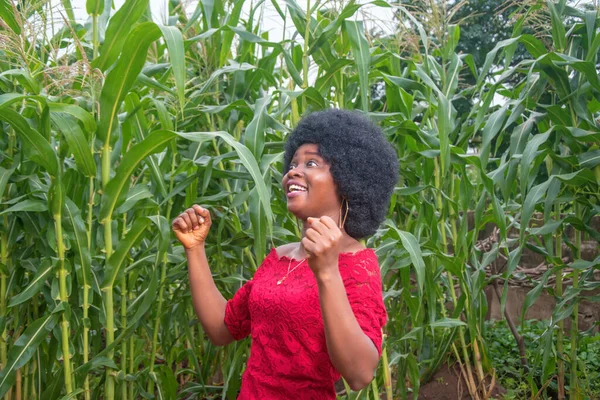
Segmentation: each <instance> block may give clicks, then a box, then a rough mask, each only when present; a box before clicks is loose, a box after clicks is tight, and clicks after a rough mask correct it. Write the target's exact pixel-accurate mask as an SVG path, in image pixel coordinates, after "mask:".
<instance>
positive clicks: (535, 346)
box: [486, 320, 600, 399]
mask: <svg viewBox="0 0 600 400" xmlns="http://www.w3.org/2000/svg"><path fill="white" fill-rule="evenodd" d="M548 328H549V326H548V322H547V321H533V320H527V321H525V324H523V325H522V326H521V327H520V328H519V331H520V332H521V334H522V335H523V338H524V340H525V349H526V351H527V359H528V360H531V364H530V365H529V368H528V369H527V370H525V369H524V368H523V366H522V365H521V363H520V356H519V349H518V348H517V344H516V343H515V340H514V337H513V335H512V333H511V332H510V330H509V328H508V326H507V325H506V323H505V322H503V321H496V322H493V323H487V324H486V341H487V343H488V349H489V356H490V360H491V363H492V365H493V366H494V368H495V370H496V374H497V379H498V382H499V383H500V385H502V387H504V388H505V389H506V390H507V394H506V397H507V398H508V399H524V398H529V397H531V395H532V393H531V390H530V385H529V384H528V383H527V379H531V380H533V382H534V384H535V385H536V386H537V387H541V386H542V385H543V384H544V383H545V381H543V378H544V376H543V375H544V374H543V368H542V367H543V366H542V363H541V361H542V360H541V358H540V357H539V354H540V353H541V352H542V351H543V344H542V340H541V339H542V338H543V335H544V333H545V332H546V330H547V329H548ZM563 346H564V348H565V351H566V352H569V351H570V346H571V343H570V340H569V339H567V338H563ZM552 351H556V339H554V342H553V343H552ZM577 354H578V361H579V368H578V372H577V375H578V377H579V380H580V381H581V382H584V385H583V386H584V387H583V395H584V396H585V397H587V398H591V399H595V398H598V397H599V396H600V335H599V334H595V335H589V334H587V333H583V332H582V333H581V334H580V335H579V339H578V347H577ZM569 373H570V371H569V367H568V366H567V374H566V384H567V386H570V377H569V376H570V375H569ZM525 377H527V379H524V378H525ZM535 394H537V393H534V396H535ZM548 395H550V396H556V395H557V385H556V382H551V383H550V384H549V391H548Z"/></svg>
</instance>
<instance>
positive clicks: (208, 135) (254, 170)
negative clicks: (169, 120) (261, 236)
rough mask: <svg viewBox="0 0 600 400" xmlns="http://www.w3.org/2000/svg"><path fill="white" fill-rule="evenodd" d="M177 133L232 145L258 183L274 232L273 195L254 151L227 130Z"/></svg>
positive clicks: (260, 195)
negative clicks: (219, 139) (216, 139)
mask: <svg viewBox="0 0 600 400" xmlns="http://www.w3.org/2000/svg"><path fill="white" fill-rule="evenodd" d="M177 135H179V136H181V137H183V138H186V139H188V140H191V141H194V142H204V141H206V140H212V139H214V138H221V139H223V140H224V141H225V142H227V144H229V145H230V146H231V147H233V148H234V149H235V151H236V153H237V155H238V157H239V158H240V161H241V162H242V164H243V165H244V167H246V169H247V170H248V172H249V173H250V175H251V176H252V179H253V180H254V184H255V185H256V190H257V192H258V197H259V199H260V202H261V204H262V206H263V208H264V210H265V215H266V217H267V224H268V227H269V234H270V235H272V233H273V212H272V211H271V195H270V194H269V191H268V189H267V186H266V185H265V181H264V180H263V177H262V174H261V172H260V168H259V167H258V164H257V163H256V160H255V159H254V156H253V155H252V152H251V151H250V150H249V149H248V148H247V147H246V146H244V145H243V144H241V143H239V142H238V141H237V140H235V138H234V137H232V136H231V135H230V134H229V133H227V132H177Z"/></svg>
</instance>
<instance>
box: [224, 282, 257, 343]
mask: <svg viewBox="0 0 600 400" xmlns="http://www.w3.org/2000/svg"><path fill="white" fill-rule="evenodd" d="M253 284H254V280H249V281H248V282H246V283H245V284H244V285H242V287H241V288H240V289H239V290H238V291H237V292H236V293H235V294H234V295H233V298H232V299H231V300H229V301H228V302H227V307H226V308H225V326H226V327H227V329H228V330H229V333H230V334H231V336H232V337H233V338H234V339H235V340H241V339H243V338H245V337H246V336H248V335H249V334H250V328H251V326H252V324H251V319H250V308H249V307H248V298H249V297H250V292H251V291H252V285H253Z"/></svg>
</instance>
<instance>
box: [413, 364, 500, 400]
mask: <svg viewBox="0 0 600 400" xmlns="http://www.w3.org/2000/svg"><path fill="white" fill-rule="evenodd" d="M459 377H460V369H459V367H458V366H457V365H456V364H455V365H453V366H448V365H447V364H444V365H442V367H441V368H440V369H439V370H438V372H436V373H435V375H434V376H433V378H432V379H431V381H429V382H428V383H426V384H424V385H422V386H421V388H420V389H419V400H470V399H471V396H470V395H469V391H468V390H467V385H466V384H465V381H464V379H462V377H461V378H460V379H459ZM489 384H490V381H489V379H488V381H487V382H486V386H487V387H488V390H489ZM504 393H506V390H505V389H504V388H503V387H502V386H500V385H499V384H498V383H495V385H494V388H493V390H492V394H491V397H490V398H492V399H502V398H503V397H504Z"/></svg>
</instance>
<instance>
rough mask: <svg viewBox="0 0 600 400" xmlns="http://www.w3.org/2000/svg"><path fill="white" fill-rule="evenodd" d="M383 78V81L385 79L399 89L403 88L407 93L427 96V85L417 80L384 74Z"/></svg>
mask: <svg viewBox="0 0 600 400" xmlns="http://www.w3.org/2000/svg"><path fill="white" fill-rule="evenodd" d="M381 76H383V79H385V80H386V82H388V83H390V84H392V85H395V86H397V87H399V88H402V89H404V90H406V91H409V92H410V91H418V92H421V93H422V94H424V95H425V94H427V88H426V87H425V85H423V84H422V83H419V82H417V81H415V80H412V79H407V78H402V77H399V76H392V75H388V74H384V73H382V74H381Z"/></svg>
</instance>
